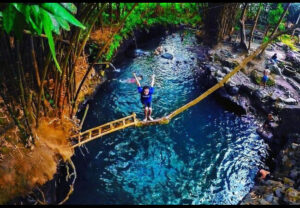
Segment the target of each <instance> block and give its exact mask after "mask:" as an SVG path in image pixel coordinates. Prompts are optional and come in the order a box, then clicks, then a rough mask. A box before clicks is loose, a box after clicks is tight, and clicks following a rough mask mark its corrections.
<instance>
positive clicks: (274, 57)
mask: <svg viewBox="0 0 300 208" xmlns="http://www.w3.org/2000/svg"><path fill="white" fill-rule="evenodd" d="M277 62H278V60H277V53H274V55H273V56H272V57H271V63H274V64H277Z"/></svg>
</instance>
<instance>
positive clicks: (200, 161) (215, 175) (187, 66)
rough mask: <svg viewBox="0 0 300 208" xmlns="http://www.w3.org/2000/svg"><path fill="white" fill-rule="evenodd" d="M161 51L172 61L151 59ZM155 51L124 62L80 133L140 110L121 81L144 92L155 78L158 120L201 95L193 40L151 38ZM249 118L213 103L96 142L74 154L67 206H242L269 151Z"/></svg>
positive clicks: (145, 47) (101, 90)
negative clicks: (72, 187) (141, 87)
mask: <svg viewBox="0 0 300 208" xmlns="http://www.w3.org/2000/svg"><path fill="white" fill-rule="evenodd" d="M158 44H162V46H163V47H164V49H167V52H168V53H171V54H173V55H174V58H173V60H167V59H163V58H161V57H160V56H154V55H152V52H153V51H154V49H155V48H156V47H157V45H158ZM139 47H142V49H143V50H144V51H148V52H151V53H150V54H148V55H145V56H139V57H136V58H134V59H129V58H124V60H122V61H121V62H120V63H118V65H117V66H116V67H117V68H119V69H120V72H115V71H114V72H110V73H109V74H108V78H109V81H107V82H106V83H104V84H103V85H102V86H101V88H99V91H98V92H97V93H96V95H95V97H94V99H93V100H92V101H91V102H90V109H89V113H88V115H87V118H86V122H85V124H84V126H83V130H85V129H89V128H92V127H95V126H98V125H100V124H103V123H106V122H108V121H112V120H115V119H118V118H120V117H124V116H126V115H129V114H131V113H132V112H136V113H137V116H138V117H139V118H140V119H142V118H143V109H142V106H141V104H140V102H139V94H138V93H137V88H136V85H135V84H131V83H124V82H120V80H126V79H128V78H132V72H136V73H137V74H141V75H143V77H144V79H143V80H142V81H141V83H142V85H145V84H150V81H151V75H152V73H155V74H156V83H155V93H154V95H153V117H154V118H155V117H162V116H164V115H167V114H168V113H170V112H171V111H173V110H175V109H176V108H178V107H180V106H182V105H184V104H185V103H187V102H188V101H190V100H192V99H194V98H196V97H197V96H199V94H200V93H201V92H203V91H204V89H203V88H202V86H201V80H199V78H198V77H197V55H196V54H195V53H194V52H192V51H191V50H189V48H193V47H199V46H197V43H196V40H195V38H194V37H193V36H192V35H187V36H186V37H185V40H184V42H183V43H182V42H181V41H180V37H179V34H178V33H175V37H172V35H169V36H166V38H165V39H163V40H161V39H153V40H149V42H147V43H145V44H144V45H142V46H139ZM255 128H256V126H255V122H254V120H253V119H252V118H246V117H238V116H236V115H234V114H233V113H230V112H227V111H225V110H224V108H222V106H220V105H219V104H218V103H217V102H216V101H215V100H214V98H213V97H211V96H209V97H208V98H206V99H205V100H204V101H202V102H201V103H199V104H197V105H196V106H194V107H192V108H190V109H189V110H188V111H186V112H184V113H183V114H180V115H179V116H177V117H175V118H174V119H173V120H172V121H171V122H170V123H169V124H168V125H163V126H149V127H142V128H135V127H132V128H128V129H124V130H121V131H119V132H115V133H113V134H110V135H106V136H104V137H103V138H100V139H98V140H95V141H92V142H90V143H88V144H87V145H86V146H87V148H88V150H89V153H87V152H86V151H85V150H84V149H83V152H85V156H84V157H83V156H82V155H81V154H80V151H78V150H77V151H76V156H74V158H73V160H74V162H75V165H76V167H77V172H78V179H77V182H76V185H75V190H74V193H73V194H72V195H71V197H70V199H69V201H68V202H67V204H237V203H238V202H239V201H240V200H241V199H242V198H243V197H244V196H245V195H246V194H247V192H248V191H249V189H250V188H251V186H252V185H253V183H254V177H255V174H256V172H257V170H258V168H259V167H260V166H263V161H264V158H265V157H266V154H267V153H266V145H265V143H264V142H263V140H262V139H261V138H259V137H258V136H257V134H256V133H255Z"/></svg>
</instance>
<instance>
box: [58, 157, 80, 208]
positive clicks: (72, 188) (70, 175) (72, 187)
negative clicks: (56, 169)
mask: <svg viewBox="0 0 300 208" xmlns="http://www.w3.org/2000/svg"><path fill="white" fill-rule="evenodd" d="M67 162H68V163H69V164H70V165H71V167H72V168H73V173H71V174H70V173H69V167H68V165H67V166H66V167H67V176H66V181H68V179H70V178H71V177H72V176H73V175H74V179H73V181H72V184H71V185H70V190H69V192H68V194H67V196H66V197H65V198H64V199H63V200H62V201H61V202H59V203H58V204H59V205H61V204H63V203H65V202H66V201H67V200H68V199H69V197H70V195H71V194H72V193H73V191H74V184H75V181H76V178H77V173H76V168H75V165H74V163H73V161H72V160H71V159H69V160H68V161H67Z"/></svg>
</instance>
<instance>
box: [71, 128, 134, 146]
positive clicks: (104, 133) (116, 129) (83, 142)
mask: <svg viewBox="0 0 300 208" xmlns="http://www.w3.org/2000/svg"><path fill="white" fill-rule="evenodd" d="M134 125H135V123H134V122H132V123H129V124H126V125H124V126H120V127H118V128H114V129H111V130H109V131H106V132H103V133H101V134H99V135H97V136H95V137H91V138H89V139H87V140H84V141H82V142H80V143H77V144H75V145H73V146H72V148H75V147H78V146H81V145H83V144H85V143H87V142H90V141H92V140H95V139H97V138H99V137H102V136H104V135H106V134H110V133H113V132H115V131H118V130H120V129H125V128H127V127H130V126H134Z"/></svg>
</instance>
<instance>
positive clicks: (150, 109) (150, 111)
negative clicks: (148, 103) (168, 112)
mask: <svg viewBox="0 0 300 208" xmlns="http://www.w3.org/2000/svg"><path fill="white" fill-rule="evenodd" d="M151 113H152V108H151V107H150V108H149V116H148V118H149V120H150V121H152V120H153V118H152V117H151Z"/></svg>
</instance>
